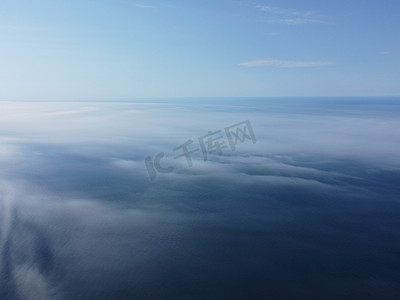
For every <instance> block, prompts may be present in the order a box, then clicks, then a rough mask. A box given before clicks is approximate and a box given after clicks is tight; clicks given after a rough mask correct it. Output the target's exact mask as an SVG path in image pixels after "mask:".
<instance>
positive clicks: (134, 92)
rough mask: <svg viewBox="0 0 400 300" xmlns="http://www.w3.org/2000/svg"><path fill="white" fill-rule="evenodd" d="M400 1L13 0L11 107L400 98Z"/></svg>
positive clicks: (5, 43) (5, 96) (8, 32)
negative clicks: (28, 103) (25, 103)
mask: <svg viewBox="0 0 400 300" xmlns="http://www.w3.org/2000/svg"><path fill="white" fill-rule="evenodd" d="M399 36H400V3H399V2H398V1H395V0H381V1H369V0H364V1H358V0H348V1H342V0H340V1H310V0H306V1H294V0H290V1H289V0H280V1H245V0H242V1H234V0H231V1H225V0H220V1H215V0H214V1H209V0H204V1H183V0H181V1H178V0H171V1H152V0H142V1H132V0H113V1H111V0H80V1H77V0H68V1H66V0H36V1H32V0H29V1H28V0H25V1H22V0H13V1H9V0H4V1H1V2H0V99H1V100H113V99H115V100H120V99H124V100H125V99H140V98H162V97H245V96H377V95H386V96H389V95H392V96H393V95H397V96H398V95H400V84H399V78H400V71H399V68H398V67H399V66H400V42H399Z"/></svg>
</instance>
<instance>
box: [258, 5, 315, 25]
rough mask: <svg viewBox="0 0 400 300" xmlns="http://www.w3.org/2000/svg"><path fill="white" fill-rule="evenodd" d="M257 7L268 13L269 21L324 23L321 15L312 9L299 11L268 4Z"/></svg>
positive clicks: (294, 23)
mask: <svg viewBox="0 0 400 300" xmlns="http://www.w3.org/2000/svg"><path fill="white" fill-rule="evenodd" d="M256 8H257V9H259V10H260V11H262V12H264V13H266V14H267V15H268V18H269V21H270V22H273V23H282V24H293V25H296V24H310V23H322V20H321V19H320V17H319V16H318V15H317V14H316V13H315V12H314V11H311V10H307V11H299V10H290V9H282V8H279V7H272V6H266V5H258V6H256Z"/></svg>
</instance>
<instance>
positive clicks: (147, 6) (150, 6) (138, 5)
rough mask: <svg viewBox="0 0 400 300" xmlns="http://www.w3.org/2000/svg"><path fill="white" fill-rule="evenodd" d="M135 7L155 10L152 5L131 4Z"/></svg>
mask: <svg viewBox="0 0 400 300" xmlns="http://www.w3.org/2000/svg"><path fill="white" fill-rule="evenodd" d="M133 5H134V6H135V7H138V8H156V7H155V6H153V5H145V4H140V3H135V4H133Z"/></svg>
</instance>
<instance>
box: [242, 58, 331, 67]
mask: <svg viewBox="0 0 400 300" xmlns="http://www.w3.org/2000/svg"><path fill="white" fill-rule="evenodd" d="M331 64H333V63H332V62H329V61H294V60H278V59H263V60H253V61H246V62H243V63H240V64H239V66H243V67H278V68H311V67H323V66H328V65H331Z"/></svg>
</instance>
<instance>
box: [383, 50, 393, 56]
mask: <svg viewBox="0 0 400 300" xmlns="http://www.w3.org/2000/svg"><path fill="white" fill-rule="evenodd" d="M381 54H383V55H390V54H392V51H383V52H381Z"/></svg>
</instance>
